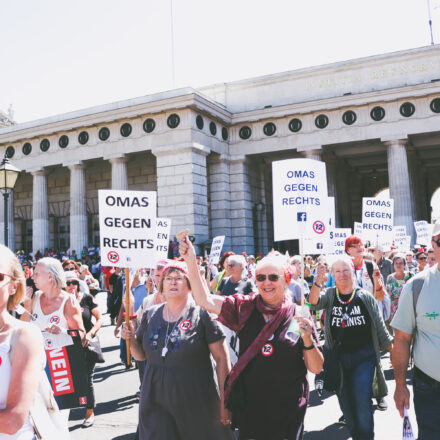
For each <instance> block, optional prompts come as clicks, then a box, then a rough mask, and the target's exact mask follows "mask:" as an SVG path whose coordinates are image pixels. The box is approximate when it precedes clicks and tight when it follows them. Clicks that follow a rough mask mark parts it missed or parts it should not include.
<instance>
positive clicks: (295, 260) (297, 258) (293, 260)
mask: <svg viewBox="0 0 440 440" xmlns="http://www.w3.org/2000/svg"><path fill="white" fill-rule="evenodd" d="M302 262H303V259H302V258H301V255H294V256H293V257H292V258H291V259H290V264H295V263H302Z"/></svg>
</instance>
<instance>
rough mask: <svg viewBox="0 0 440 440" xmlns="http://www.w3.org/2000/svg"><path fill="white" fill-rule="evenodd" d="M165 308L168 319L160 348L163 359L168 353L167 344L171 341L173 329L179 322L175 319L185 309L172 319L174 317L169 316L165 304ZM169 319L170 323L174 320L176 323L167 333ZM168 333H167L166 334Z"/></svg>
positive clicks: (168, 310)
mask: <svg viewBox="0 0 440 440" xmlns="http://www.w3.org/2000/svg"><path fill="white" fill-rule="evenodd" d="M165 307H166V308H167V315H168V319H167V331H166V333H165V339H164V342H163V348H162V357H163V358H165V356H166V355H167V353H168V343H169V342H170V339H171V335H172V333H173V331H174V329H175V328H176V325H177V324H178V323H179V320H177V318H178V317H179V316H180V315H181V314H182V312H183V311H184V309H185V307H184V308H183V309H182V310H181V311H180V313H178V314H177V315H176V317H175V318H174V316H173V315H172V316H170V309H169V307H168V304H165ZM170 319H171V320H172V321H171V322H173V321H174V319H176V322H175V323H174V326H173V328H172V329H171V331H170V332H169V329H170ZM168 332H169V333H168Z"/></svg>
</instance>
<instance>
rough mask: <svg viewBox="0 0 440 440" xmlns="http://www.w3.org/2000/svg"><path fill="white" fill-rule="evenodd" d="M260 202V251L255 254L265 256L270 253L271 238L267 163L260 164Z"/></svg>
mask: <svg viewBox="0 0 440 440" xmlns="http://www.w3.org/2000/svg"><path fill="white" fill-rule="evenodd" d="M260 183H261V187H260V202H259V203H257V206H256V208H257V209H256V210H257V221H258V237H257V243H258V249H255V252H258V251H259V252H261V253H262V254H263V255H265V254H266V253H267V252H268V251H269V237H268V233H267V229H268V225H267V215H266V214H267V203H266V163H265V162H263V163H261V164H260Z"/></svg>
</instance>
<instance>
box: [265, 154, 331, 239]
mask: <svg viewBox="0 0 440 440" xmlns="http://www.w3.org/2000/svg"><path fill="white" fill-rule="evenodd" d="M272 186H273V214H274V238H275V241H281V240H292V239H295V238H300V237H310V238H312V237H315V236H321V235H322V234H323V233H324V232H325V228H326V225H325V223H326V222H327V220H326V217H327V216H328V212H327V213H326V212H325V210H324V209H323V207H324V206H325V204H326V203H327V175H326V170H325V163H324V162H321V161H318V160H312V159H287V160H280V161H276V162H272Z"/></svg>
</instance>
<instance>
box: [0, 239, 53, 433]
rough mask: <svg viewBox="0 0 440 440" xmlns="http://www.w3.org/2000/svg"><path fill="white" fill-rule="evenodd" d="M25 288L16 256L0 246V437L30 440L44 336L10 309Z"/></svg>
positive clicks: (42, 366) (44, 359)
mask: <svg viewBox="0 0 440 440" xmlns="http://www.w3.org/2000/svg"><path fill="white" fill-rule="evenodd" d="M25 290H26V282H25V277H24V273H23V270H22V268H21V266H20V263H19V261H18V259H17V257H16V256H15V255H14V254H13V253H12V252H11V250H10V249H8V248H7V247H6V246H3V245H0V440H15V439H20V440H31V439H33V438H34V429H33V427H32V425H31V423H30V420H29V410H30V408H31V406H32V403H33V402H34V399H35V394H36V392H37V387H38V382H39V379H40V376H41V374H42V371H43V369H44V365H45V361H46V358H45V355H44V349H43V338H42V337H41V333H40V332H39V331H38V330H37V329H36V328H35V327H34V326H31V325H29V324H26V323H24V322H20V321H18V320H17V319H15V318H13V317H12V316H11V315H10V314H9V313H8V312H9V311H12V310H14V309H15V308H16V307H17V306H18V305H19V304H20V302H21V301H22V299H23V297H24V294H25Z"/></svg>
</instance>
